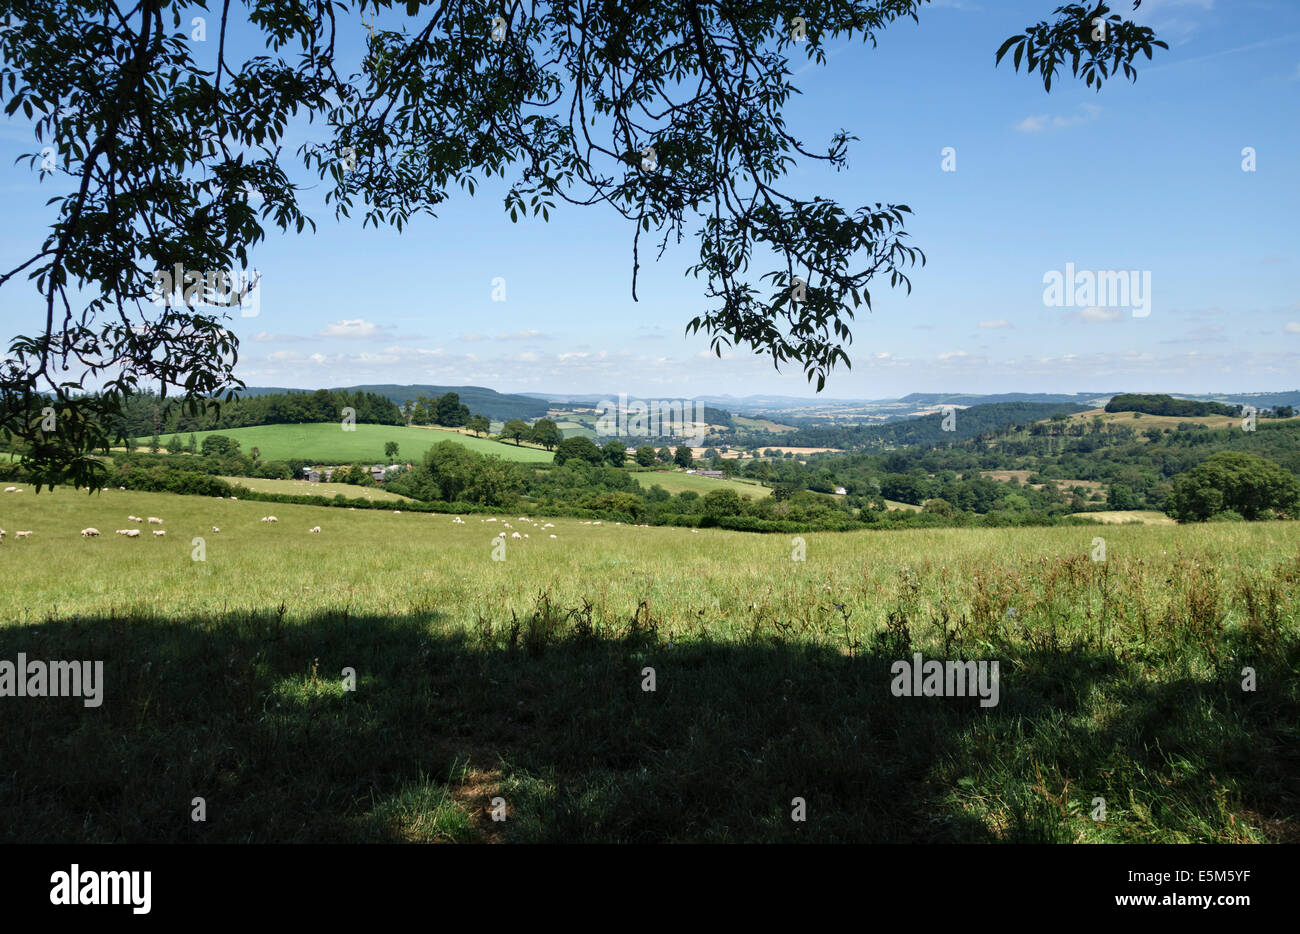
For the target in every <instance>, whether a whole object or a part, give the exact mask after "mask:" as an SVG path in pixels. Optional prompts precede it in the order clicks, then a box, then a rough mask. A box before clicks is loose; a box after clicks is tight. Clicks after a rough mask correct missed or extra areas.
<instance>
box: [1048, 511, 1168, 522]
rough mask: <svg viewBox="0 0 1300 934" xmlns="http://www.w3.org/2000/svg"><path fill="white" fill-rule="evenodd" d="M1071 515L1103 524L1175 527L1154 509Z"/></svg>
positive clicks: (1161, 513)
mask: <svg viewBox="0 0 1300 934" xmlns="http://www.w3.org/2000/svg"><path fill="white" fill-rule="evenodd" d="M1072 515H1075V516H1079V517H1081V518H1084V519H1091V520H1092V521H1094V522H1105V523H1106V524H1108V525H1109V524H1112V523H1116V524H1122V523H1128V522H1140V523H1142V524H1144V525H1177V524H1178V523H1177V522H1175V521H1174V520H1173V519H1171V518H1169V517H1168V516H1167V515H1165V514H1164V513H1163V512H1157V511H1155V510H1154V509H1129V510H1123V509H1115V510H1107V511H1105V512H1076V513H1072Z"/></svg>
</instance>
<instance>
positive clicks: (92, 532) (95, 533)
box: [81, 529, 99, 538]
mask: <svg viewBox="0 0 1300 934" xmlns="http://www.w3.org/2000/svg"><path fill="white" fill-rule="evenodd" d="M81 537H82V538H97V537H99V529H82V530H81Z"/></svg>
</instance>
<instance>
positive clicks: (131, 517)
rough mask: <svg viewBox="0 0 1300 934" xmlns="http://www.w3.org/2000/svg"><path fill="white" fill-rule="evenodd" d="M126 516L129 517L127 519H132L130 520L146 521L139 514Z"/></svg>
mask: <svg viewBox="0 0 1300 934" xmlns="http://www.w3.org/2000/svg"><path fill="white" fill-rule="evenodd" d="M126 518H127V520H128V521H130V522H143V521H144V520H143V519H141V518H140V517H139V516H127V517H126Z"/></svg>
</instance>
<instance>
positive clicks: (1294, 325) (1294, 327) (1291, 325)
mask: <svg viewBox="0 0 1300 934" xmlns="http://www.w3.org/2000/svg"><path fill="white" fill-rule="evenodd" d="M1282 330H1284V331H1286V332H1287V333H1288V334H1300V321H1288V322H1287V323H1286V327H1284V328H1282Z"/></svg>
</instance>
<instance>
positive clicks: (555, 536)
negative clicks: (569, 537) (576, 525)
mask: <svg viewBox="0 0 1300 934" xmlns="http://www.w3.org/2000/svg"><path fill="white" fill-rule="evenodd" d="M559 537H560V536H558V535H552V536H551V538H559Z"/></svg>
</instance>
